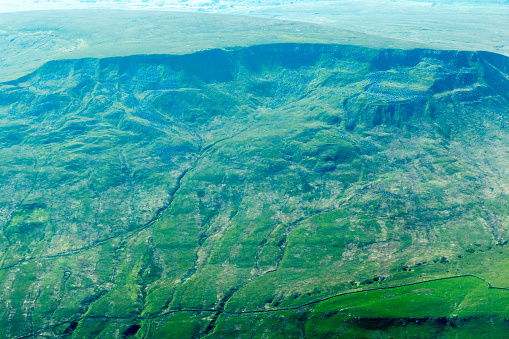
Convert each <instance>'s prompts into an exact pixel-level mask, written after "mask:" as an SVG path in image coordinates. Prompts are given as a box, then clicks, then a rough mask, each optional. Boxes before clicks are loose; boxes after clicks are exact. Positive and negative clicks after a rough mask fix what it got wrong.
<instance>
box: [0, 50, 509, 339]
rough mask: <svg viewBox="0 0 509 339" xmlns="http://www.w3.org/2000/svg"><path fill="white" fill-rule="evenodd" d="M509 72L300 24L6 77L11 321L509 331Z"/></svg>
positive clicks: (364, 331) (21, 325) (5, 247)
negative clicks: (288, 37) (314, 31)
mask: <svg viewBox="0 0 509 339" xmlns="http://www.w3.org/2000/svg"><path fill="white" fill-rule="evenodd" d="M508 72H509V59H508V58H507V57H504V56H501V55H497V54H493V53H488V52H458V51H436V50H430V49H410V50H396V49H379V48H366V47H361V46H351V45H350V46H347V45H337V44H304V43H291V44H288V43H287V44H264V45H257V46H250V47H237V48H230V49H226V50H225V49H212V50H207V51H200V52H195V53H190V54H183V55H164V54H158V55H137V56H117V57H105V58H84V59H72V60H56V61H51V62H48V63H46V64H44V65H43V66H42V67H40V68H38V69H37V70H35V71H34V72H32V73H30V74H27V75H25V76H23V77H21V78H18V79H15V80H10V81H5V82H3V83H2V84H1V86H0V143H1V144H2V148H1V149H0V152H1V154H0V157H1V158H2V159H3V162H2V163H1V165H0V169H1V172H0V173H1V176H0V185H1V187H2V189H1V190H0V221H1V223H2V237H1V239H0V254H1V266H0V288H1V291H2V296H1V297H0V300H1V301H2V304H3V305H5V307H3V308H2V309H0V336H1V337H7V338H20V337H31V336H33V337H41V338H42V337H46V338H48V337H49V338H51V337H55V338H61V337H69V338H92V337H101V338H112V337H119V338H120V337H133V338H134V337H137V338H142V337H143V338H146V337H154V338H161V337H165V336H166V337H176V336H177V335H178V336H181V337H185V338H187V337H206V336H209V337H221V336H222V335H228V336H231V337H244V336H245V335H246V333H248V332H250V331H251V330H252V329H253V328H255V329H256V331H255V332H253V333H257V335H258V334H259V336H260V337H262V336H263V333H266V334H267V336H269V337H270V336H274V337H277V336H278V335H280V336H287V337H299V336H308V337H319V336H320V335H322V336H323V337H330V336H331V335H349V336H351V335H355V334H356V335H360V336H368V335H370V333H371V334H373V333H378V335H380V336H383V335H386V336H387V337H389V336H394V335H398V333H399V335H400V336H403V335H404V333H407V335H408V333H409V332H408V331H410V332H411V331H417V332H419V331H420V332H419V333H424V332H423V331H425V333H428V334H429V336H430V337H431V336H435V335H436V334H437V333H446V332H447V331H451V333H453V334H454V335H457V334H458V333H460V334H461V333H463V332H461V331H466V332H464V333H473V332H468V331H469V328H470V329H472V328H477V330H478V331H484V330H486V331H488V330H490V331H502V330H503V329H504V328H505V327H504V326H507V325H506V323H507V321H506V320H505V319H508V318H509V315H508V314H507V309H506V308H505V307H502V306H501V307H498V306H496V307H495V306H494V305H495V304H496V303H492V302H490V301H493V300H498V302H499V304H501V305H505V303H503V302H501V301H500V300H504V298H508V297H509V294H505V292H504V291H503V290H496V289H488V287H489V286H491V287H502V288H505V287H509V285H508V284H507V282H506V275H507V273H506V272H507V267H506V266H507V265H506V261H507V254H506V252H507V249H506V246H505V245H506V244H507V242H508V240H509V234H508V229H507V220H508V217H509V206H508V185H507V182H509V181H508V176H509V173H508V169H507V168H508V166H507V161H506V159H507V156H508V152H509V148H508V144H509V143H508V141H509V132H508V130H507V126H506V120H507V114H508V113H507V112H508V108H509V102H508V100H509V98H508V95H509V80H508V78H509V75H508ZM457 276H462V277H458V278H453V279H446V280H434V279H440V278H447V277H457ZM479 278H481V279H484V280H485V281H486V282H487V283H488V285H487V284H486V283H485V282H483V281H482V280H480V279H479ZM428 280H433V281H430V282H427V283H422V284H417V285H415V284H416V283H419V282H423V281H428ZM406 284H410V285H409V286H403V285H406ZM395 286H400V287H395ZM374 287H375V288H386V287H387V288H389V287H391V289H389V290H378V291H372V292H362V293H353V294H347V295H344V296H343V297H337V298H332V299H328V300H327V301H323V302H319V301H320V300H324V299H327V298H329V297H333V296H335V295H338V294H344V293H350V292H356V291H359V290H370V289H373V288H374ZM392 287H394V288H392ZM367 293H371V294H369V295H368V294H367ZM373 293H378V294H373ZM508 293H509V292H508ZM373 296H375V297H373ZM352 298H353V299H352ZM402 305H406V306H405V307H407V308H408V309H405V308H402V307H403V306H402ZM396 309H400V310H403V311H400V312H398V311H394V312H391V311H392V310H396ZM278 310H281V311H280V312H278ZM387 310H390V311H389V312H388V311H387ZM412 324H413V325H412ZM492 324H493V325H492ZM405 331H406V332H405ZM426 331H427V332H426ZM417 332H416V333H417ZM411 333H413V332H411ZM447 333H449V332H447ZM269 334H270V335H269Z"/></svg>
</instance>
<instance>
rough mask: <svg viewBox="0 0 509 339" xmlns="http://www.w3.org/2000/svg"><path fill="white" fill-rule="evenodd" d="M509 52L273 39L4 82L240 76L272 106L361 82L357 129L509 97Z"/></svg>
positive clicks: (156, 86)
mask: <svg viewBox="0 0 509 339" xmlns="http://www.w3.org/2000/svg"><path fill="white" fill-rule="evenodd" d="M508 60H509V59H508V58H507V57H505V56H502V55H497V54H494V53H489V52H468V51H439V50H427V49H413V50H394V49H381V50H376V49H369V48H365V47H359V46H346V45H329V44H296V43H289V44H267V45H257V46H252V47H245V48H244V47H242V48H240V47H239V48H232V49H227V50H223V49H212V50H205V51H200V52H195V53H191V54H185V55H134V56H126V57H112V58H102V59H93V58H89V59H78V60H58V61H51V62H48V63H47V64H45V65H44V66H42V67H41V68H39V69H38V70H36V71H35V72H33V73H31V74H29V75H27V76H24V77H22V78H19V79H17V80H13V81H10V82H6V83H4V84H6V85H18V84H25V83H26V84H32V85H34V86H36V87H38V88H39V90H43V89H42V88H44V90H46V91H50V90H51V91H57V92H61V91H62V90H64V88H66V87H68V88H71V87H74V86H78V85H77V84H78V83H80V86H84V84H85V83H86V82H87V81H95V80H99V79H101V81H104V80H106V79H108V81H120V82H122V81H121V79H126V81H136V82H137V83H138V84H137V86H136V88H133V90H135V91H146V90H149V89H152V90H157V91H159V92H161V91H174V90H176V89H179V88H187V87H193V86H194V87H196V86H198V87H199V86H202V85H204V84H213V83H226V82H230V83H233V82H239V81H240V82H241V83H242V84H245V85H246V86H247V87H246V88H243V89H242V90H243V91H248V92H250V91H254V92H255V93H253V94H255V95H260V94H261V95H262V97H263V98H265V101H264V102H262V103H260V104H261V105H269V106H270V107H275V105H281V104H283V103H288V102H289V101H291V100H297V99H298V98H299V97H302V96H305V95H306V93H305V92H302V91H298V90H297V89H303V88H308V87H309V86H311V87H313V88H319V87H322V88H331V89H332V93H338V88H343V89H347V88H350V87H352V86H354V84H355V86H356V87H357V88H359V89H360V90H357V91H351V90H348V91H349V93H348V92H345V93H343V95H342V96H341V97H342V99H341V105H340V106H338V109H339V108H340V109H342V110H343V111H344V113H343V119H344V120H345V122H346V127H347V128H348V129H350V130H351V129H353V128H354V127H355V126H356V125H357V124H362V125H363V126H364V127H369V128H371V127H373V126H376V125H380V124H389V125H396V126H400V127H401V126H402V125H403V124H409V123H412V121H415V119H418V120H422V119H428V118H432V119H437V118H438V116H439V115H449V114H451V112H446V111H443V110H442V111H437V110H436V109H435V107H436V105H437V104H438V103H439V102H442V103H444V102H446V101H458V102H462V103H463V104H467V103H468V106H475V103H476V102H477V103H478V104H479V105H483V104H481V103H480V101H479V100H481V101H482V100H490V98H492V99H493V98H494V97H497V98H500V99H501V100H507V99H508V98H509V94H508V93H509V80H508V76H507V73H508V67H509V66H508V65H509V61H508ZM299 69H302V70H306V71H307V70H314V74H313V75H310V74H308V75H306V77H300V78H298V79H295V80H294V81H293V82H294V83H293V84H288V83H283V82H281V81H280V80H281V79H278V78H275V77H269V78H267V79H263V76H264V74H268V73H274V72H282V71H283V70H286V71H285V72H287V73H288V72H293V73H295V74H297V73H299ZM318 70H320V72H322V74H321V75H318ZM312 73H313V72H312ZM324 74H326V75H327V76H326V77H325V76H324ZM94 79H95V80H94ZM248 83H249V85H247V84H248ZM296 90H297V91H296ZM345 91H346V90H345ZM3 98H4V102H12V101H15V100H16V98H15V97H14V96H12V94H7V93H3ZM9 98H10V99H9ZM169 114H171V113H169ZM440 119H441V120H443V122H445V121H446V120H448V121H450V120H451V119H442V118H440ZM453 120H454V119H453ZM460 120H461V119H460ZM455 126H456V127H460V126H458V125H457V121H452V123H451V126H450V127H449V128H455Z"/></svg>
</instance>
